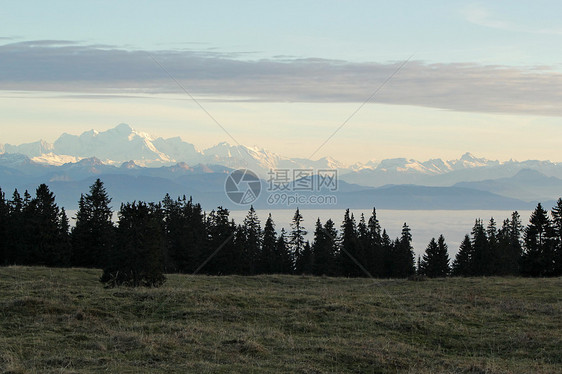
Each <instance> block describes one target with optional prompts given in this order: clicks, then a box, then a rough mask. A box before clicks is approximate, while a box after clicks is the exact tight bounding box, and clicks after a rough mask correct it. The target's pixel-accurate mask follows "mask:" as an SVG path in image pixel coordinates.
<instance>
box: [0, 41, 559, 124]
mask: <svg viewBox="0 0 562 374" xmlns="http://www.w3.org/2000/svg"><path fill="white" fill-rule="evenodd" d="M151 55H152V56H153V57H154V58H155V59H156V60H157V61H158V62H159V63H160V64H162V65H163V66H164V67H165V68H166V69H167V70H168V71H169V72H170V73H171V74H172V75H173V76H174V78H175V79H177V80H178V81H180V82H181V83H182V84H183V85H184V86H185V87H186V88H187V89H188V90H189V91H191V92H192V93H194V94H199V95H213V96H223V97H227V98H228V100H246V101H248V100H249V101H264V102H286V101H292V102H363V101H364V100H365V99H366V98H368V97H369V96H370V95H371V94H372V93H373V91H374V90H375V89H376V88H377V87H378V86H379V85H380V84H381V83H382V82H383V81H384V80H385V79H386V78H387V77H388V76H390V75H391V74H392V73H393V71H394V70H395V69H396V67H397V66H398V65H399V64H400V63H401V61H397V62H395V63H355V62H348V61H344V60H326V59H318V58H308V59H307V58H300V59H299V58H292V57H290V56H278V58H273V59H262V60H247V59H245V58H247V53H246V52H241V53H220V52H215V51H210V50H202V51H201V50H200V51H194V50H163V51H155V52H150V54H149V53H148V52H146V51H139V50H127V49H124V48H117V47H113V46H106V45H96V46H92V45H79V44H77V43H76V42H73V41H60V40H40V41H26V42H19V43H10V44H4V45H2V46H0V89H4V90H54V91H67V92H77V93H85V94H107V93H109V94H115V95H129V94H138V93H164V92H181V91H180V89H179V88H178V87H177V85H176V84H175V83H174V82H173V81H172V80H171V79H170V78H169V76H168V75H167V73H166V72H165V71H163V70H162V69H161V68H160V67H159V66H158V65H157V64H156V63H155V62H154V61H153V59H152V57H151ZM250 56H251V52H250ZM85 97H88V95H86V96H85ZM374 101H376V102H382V103H388V104H398V105H405V104H407V105H419V106H426V107H434V108H443V109H449V110H460V111H477V112H502V113H529V114H539V115H554V116H562V105H560V103H562V74H561V73H559V72H556V71H554V70H552V69H549V68H548V67H529V68H525V67H523V68H516V67H506V66H488V65H479V64H468V63H449V64H428V63H424V62H422V61H411V62H409V63H408V64H407V65H406V66H405V67H404V68H403V69H402V70H401V71H400V73H399V74H398V75H396V76H395V77H394V78H393V79H392V80H391V81H390V82H389V83H388V84H387V85H386V86H385V87H384V89H383V90H381V92H379V93H378V94H377V96H376V97H375V99H374Z"/></svg>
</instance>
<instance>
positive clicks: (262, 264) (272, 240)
mask: <svg viewBox="0 0 562 374" xmlns="http://www.w3.org/2000/svg"><path fill="white" fill-rule="evenodd" d="M276 245H277V233H276V232H275V223H274V222H273V218H271V213H269V216H268V217H267V220H266V221H265V225H264V228H263V235H262V246H261V251H260V254H259V257H258V266H257V269H256V272H257V273H258V274H273V273H276V272H279V270H278V268H277V263H279V262H281V261H282V259H281V257H280V256H277V251H276Z"/></svg>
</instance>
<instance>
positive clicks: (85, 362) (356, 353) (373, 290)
mask: <svg viewBox="0 0 562 374" xmlns="http://www.w3.org/2000/svg"><path fill="white" fill-rule="evenodd" d="M99 275H100V272H99V271H96V270H84V269H46V268H24V267H8V268H0V369H1V370H3V371H11V372H68V373H71V372H96V371H100V372H101V371H108V372H161V373H168V372H198V373H205V372H219V373H221V372H222V373H231V372H240V373H247V372H256V373H282V372H287V373H328V372H338V373H343V372H354V373H382V372H396V371H400V372H416V373H417V372H470V373H484V372H490V373H495V372H521V373H528V372H536V373H540V372H543V373H551V372H556V370H560V368H561V367H562V354H561V350H562V296H561V294H562V292H561V290H562V279H560V278H557V279H522V278H476V279H447V280H443V279H437V280H429V281H425V282H412V281H406V280H383V281H373V280H367V279H335V278H313V277H291V276H259V277H237V276H233V277H207V276H181V275H170V276H169V277H168V282H167V283H166V284H165V285H164V286H163V287H162V288H159V289H127V288H119V289H104V288H102V286H101V284H100V283H99V282H98V281H97V279H98V277H99Z"/></svg>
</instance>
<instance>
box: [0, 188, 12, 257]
mask: <svg viewBox="0 0 562 374" xmlns="http://www.w3.org/2000/svg"><path fill="white" fill-rule="evenodd" d="M9 217H10V210H9V207H8V203H7V201H6V196H5V194H4V192H3V191H2V189H1V188H0V265H5V264H7V263H8V261H7V260H8V220H9Z"/></svg>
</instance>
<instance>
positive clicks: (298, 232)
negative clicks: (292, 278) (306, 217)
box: [289, 208, 307, 274]
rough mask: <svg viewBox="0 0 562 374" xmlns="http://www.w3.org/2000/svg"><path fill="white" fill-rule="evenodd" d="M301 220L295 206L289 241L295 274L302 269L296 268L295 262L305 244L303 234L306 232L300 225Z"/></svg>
mask: <svg viewBox="0 0 562 374" xmlns="http://www.w3.org/2000/svg"><path fill="white" fill-rule="evenodd" d="M302 221H303V218H302V215H301V214H300V211H299V208H297V210H296V212H295V215H294V216H293V221H292V222H291V239H290V241H289V243H290V245H291V250H292V257H293V269H294V270H295V272H296V273H297V274H298V273H299V271H301V270H302V269H297V268H296V263H297V261H298V259H299V258H300V257H301V252H302V250H303V249H304V244H305V240H304V236H305V235H306V234H307V231H306V229H305V228H304V227H303V226H302Z"/></svg>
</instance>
